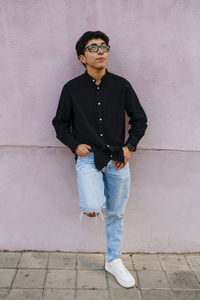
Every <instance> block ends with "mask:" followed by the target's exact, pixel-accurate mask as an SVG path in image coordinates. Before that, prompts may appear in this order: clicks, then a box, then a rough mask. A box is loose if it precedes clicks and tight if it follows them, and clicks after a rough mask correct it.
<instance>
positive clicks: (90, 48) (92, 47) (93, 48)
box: [88, 45, 98, 52]
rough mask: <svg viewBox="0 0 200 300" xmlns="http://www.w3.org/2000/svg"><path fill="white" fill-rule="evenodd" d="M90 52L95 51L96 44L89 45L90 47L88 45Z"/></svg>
mask: <svg viewBox="0 0 200 300" xmlns="http://www.w3.org/2000/svg"><path fill="white" fill-rule="evenodd" d="M88 49H89V51H90V52H96V51H97V49H98V48H97V45H91V46H90V47H88Z"/></svg>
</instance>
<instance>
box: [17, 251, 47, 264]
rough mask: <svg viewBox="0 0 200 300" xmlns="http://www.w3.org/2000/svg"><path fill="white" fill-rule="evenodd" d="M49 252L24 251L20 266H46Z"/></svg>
mask: <svg viewBox="0 0 200 300" xmlns="http://www.w3.org/2000/svg"><path fill="white" fill-rule="evenodd" d="M48 255H49V254H48V252H24V253H23V254H22V257H21V259H20V262H19V265H18V267H19V268H46V266H47V259H48Z"/></svg>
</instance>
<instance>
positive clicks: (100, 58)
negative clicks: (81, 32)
mask: <svg viewBox="0 0 200 300" xmlns="http://www.w3.org/2000/svg"><path fill="white" fill-rule="evenodd" d="M97 60H105V58H103V57H99V58H97Z"/></svg>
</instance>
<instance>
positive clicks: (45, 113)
mask: <svg viewBox="0 0 200 300" xmlns="http://www.w3.org/2000/svg"><path fill="white" fill-rule="evenodd" d="M199 28H200V2H199V1H198V0H190V1H188V0H168V1H162V0H155V1H148V0H143V1H141V0H134V1H133V0H132V1H131V0H126V1H114V0H109V1H107V0H102V1H94V0H88V1H81V0H78V1H72V0H71V1H69V0H65V1H64V0H59V1H51V0H45V1H39V0H38V1H36V0H34V1H33V0H32V1H31V0H30V1H25V0H24V1H23V0H22V1H6V0H2V1H1V4H0V70H1V72H0V82H1V89H0V99H1V110H0V118H1V126H0V165H1V171H0V187H1V188H0V222H1V224H0V249H8V250H22V249H31V250H64V251H105V245H106V244H105V234H104V224H103V221H102V220H101V218H99V219H98V223H97V224H95V219H93V218H87V217H85V218H84V216H83V223H82V225H80V222H79V214H80V208H79V199H78V191H77V184H76V173H75V162H74V155H73V154H72V152H71V151H70V150H69V149H68V148H67V147H65V146H64V145H63V144H62V143H60V142H59V141H58V140H57V139H56V137H55V131H54V128H53V126H52V124H51V120H52V118H53V117H54V115H55V110H56V107H57V104H58V98H59V95H60V92H61V88H62V86H63V84H64V83H65V82H67V81H68V80H69V79H71V78H73V77H75V76H78V75H79V74H81V73H83V72H84V71H85V69H84V67H83V66H82V64H81V63H80V62H79V61H78V59H77V56H76V53H75V43H76V41H77V40H78V38H79V37H80V36H81V35H82V34H83V33H84V32H85V31H87V30H101V31H104V32H105V33H106V34H107V35H108V36H109V37H110V45H111V51H110V54H109V55H110V58H109V63H108V66H107V67H108V70H109V71H110V72H113V73H116V74H118V75H121V76H124V77H125V78H127V79H128V80H129V81H130V82H131V83H132V85H133V87H134V89H135V91H136V93H137V94H138V97H139V99H140V101H141V104H142V105H143V107H144V109H145V111H146V113H147V116H148V130H147V132H146V135H145V136H144V137H143V139H142V140H141V142H140V144H139V149H138V150H137V151H136V153H133V154H132V156H131V161H130V165H131V176H132V180H131V196H130V199H129V202H128V204H127V212H126V214H125V220H124V229H125V233H124V241H123V247H122V251H124V252H126V251H133V252H134V251H138V252H184V251H199V250H200V236H199V231H200V222H199V209H200V202H199V199H200V193H199V188H198V184H199V171H200V154H199V153H200V152H199V151H200V140H199V129H200V118H199V113H200V104H199V103H200V102H199V96H200V90H199V78H200V37H199ZM127 130H128V119H127ZM96 236H98V239H96V238H95V237H96ZM75 237H76V238H75ZM88 237H90V239H88ZM86 241H87V242H86Z"/></svg>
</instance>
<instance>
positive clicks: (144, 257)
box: [132, 254, 162, 271]
mask: <svg viewBox="0 0 200 300" xmlns="http://www.w3.org/2000/svg"><path fill="white" fill-rule="evenodd" d="M132 261H133V264H134V268H135V270H158V271H159V270H160V271H161V270H162V268H161V265H160V262H159V259H158V255H157V254H134V255H133V256H132Z"/></svg>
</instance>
